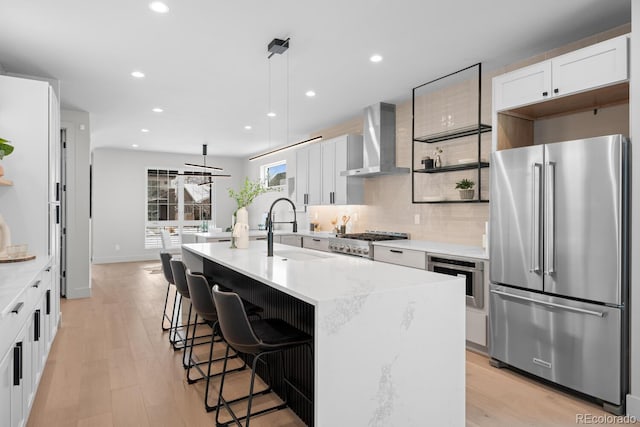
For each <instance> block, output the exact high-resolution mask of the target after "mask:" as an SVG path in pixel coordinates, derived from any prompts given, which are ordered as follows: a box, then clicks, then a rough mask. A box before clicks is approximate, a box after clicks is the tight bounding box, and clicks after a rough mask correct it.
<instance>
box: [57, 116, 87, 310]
mask: <svg viewBox="0 0 640 427" xmlns="http://www.w3.org/2000/svg"><path fill="white" fill-rule="evenodd" d="M60 127H61V128H63V129H66V130H67V149H66V160H65V164H66V176H67V182H66V185H67V192H66V196H67V200H66V206H67V210H66V214H67V216H66V229H67V230H66V231H67V257H66V263H67V266H66V271H67V292H66V297H67V298H85V297H90V296H91V257H90V253H91V250H90V248H91V239H90V225H89V224H90V219H89V164H90V162H91V155H90V148H91V138H90V135H91V132H90V123H89V113H86V112H83V111H69V110H62V111H61V125H60Z"/></svg>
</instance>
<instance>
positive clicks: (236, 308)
mask: <svg viewBox="0 0 640 427" xmlns="http://www.w3.org/2000/svg"><path fill="white" fill-rule="evenodd" d="M213 302H214V303H215V305H216V311H217V312H218V322H219V324H220V330H221V331H222V336H223V337H224V339H225V341H227V343H228V344H229V345H230V346H231V347H233V348H234V349H235V350H237V351H239V352H241V353H253V354H255V353H257V352H258V351H259V349H260V344H261V342H260V340H259V339H258V337H256V334H255V333H254V332H253V329H252V328H251V323H249V319H248V318H247V313H246V312H245V310H244V306H243V305H242V300H241V299H240V296H239V295H238V294H236V293H235V292H223V291H221V290H220V288H219V287H218V285H215V286H214V287H213Z"/></svg>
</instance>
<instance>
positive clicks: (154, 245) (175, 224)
mask: <svg viewBox="0 0 640 427" xmlns="http://www.w3.org/2000/svg"><path fill="white" fill-rule="evenodd" d="M152 170H157V171H167V172H176V179H177V182H176V194H177V196H178V202H177V206H178V210H177V218H176V219H172V220H150V219H149V171H152ZM189 172H192V173H193V171H186V170H184V168H167V167H151V166H149V167H146V168H145V169H144V180H145V197H144V230H143V233H144V236H143V238H144V239H143V240H144V248H145V249H161V248H162V239H161V238H160V236H159V234H158V236H157V239H156V238H152V237H150V236H149V235H148V230H149V229H158V230H162V229H164V230H168V231H170V232H171V243H172V244H173V245H176V246H177V245H180V244H181V243H182V242H181V240H182V236H183V235H184V234H194V233H197V232H200V231H201V230H200V227H201V226H202V223H203V222H204V221H206V222H207V223H213V224H215V221H216V217H215V209H214V206H215V204H216V200H215V195H216V192H215V189H214V186H215V181H213V182H212V184H211V185H210V186H209V192H210V193H209V194H210V197H209V199H210V214H211V219H209V220H202V219H193V220H185V218H184V217H185V207H186V205H185V192H186V191H187V190H186V189H185V185H184V184H185V182H184V177H185V175H179V174H183V173H187V175H186V176H188V173H189ZM212 175H213V174H212ZM169 185H170V186H171V184H169ZM168 205H170V204H169V203H168ZM176 232H177V233H176Z"/></svg>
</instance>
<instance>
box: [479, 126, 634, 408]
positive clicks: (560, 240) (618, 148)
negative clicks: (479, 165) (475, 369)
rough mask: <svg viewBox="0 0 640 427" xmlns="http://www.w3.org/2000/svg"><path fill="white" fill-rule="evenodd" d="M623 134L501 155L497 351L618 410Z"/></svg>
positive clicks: (494, 222) (494, 209) (623, 331)
mask: <svg viewBox="0 0 640 427" xmlns="http://www.w3.org/2000/svg"><path fill="white" fill-rule="evenodd" d="M627 150H628V148H627V142H626V140H625V138H624V137H623V136H621V135H611V136H603V137H597V138H590V139H584V140H576V141H568V142H559V143H554V144H546V145H538V146H532V147H525V148H516V149H511V150H503V151H498V152H495V153H494V154H493V156H492V164H491V230H490V233H491V241H490V257H491V270H490V278H491V285H490V303H489V322H490V335H491V343H490V355H491V357H492V358H493V359H494V360H495V361H498V362H504V363H506V364H508V365H511V366H513V367H516V368H519V369H522V370H524V371H527V372H529V373H532V374H534V375H537V376H539V377H542V378H545V379H547V380H550V381H553V382H555V383H558V384H561V385H563V386H566V387H568V388H571V389H573V390H576V391H578V392H581V393H584V394H586V395H589V396H592V397H595V398H596V399H598V400H600V401H601V402H602V403H603V406H605V409H607V410H609V411H611V412H614V413H621V412H622V411H623V410H624V397H625V394H626V391H627V389H628V385H627V381H628V380H627V369H628V361H627V353H628V351H627V348H628V332H627V328H628V313H627V293H628V277H627V268H628V267H627V266H628V259H627V257H628V244H627V238H628V237H627V235H628V227H627V221H628V207H627V203H628V202H627V201H628V190H627V187H628V182H627V181H628V171H627V169H628V167H627V157H628V156H627Z"/></svg>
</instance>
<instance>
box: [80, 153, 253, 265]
mask: <svg viewBox="0 0 640 427" xmlns="http://www.w3.org/2000/svg"><path fill="white" fill-rule="evenodd" d="M210 157H213V156H210ZM184 162H190V163H202V156H197V155H188V154H172V153H159V152H149V151H136V150H118V149H106V148H99V149H95V150H94V151H93V161H92V164H93V215H92V225H91V226H92V241H93V245H92V246H93V251H92V259H93V262H95V263H108V262H121V261H138V260H149V259H156V258H157V256H158V249H145V248H144V227H145V203H146V179H147V176H146V168H163V169H164V168H166V169H178V168H182V167H183V166H184ZM210 163H211V164H214V165H216V166H220V167H223V168H224V173H228V174H230V175H231V178H218V179H216V185H215V186H214V188H215V195H214V213H215V219H216V225H217V226H218V227H222V228H223V229H225V228H226V227H229V226H230V225H231V215H232V214H233V212H234V210H235V209H236V206H235V201H233V200H232V199H230V198H229V197H228V194H227V188H229V187H233V188H239V187H240V183H241V182H243V181H244V177H245V167H244V165H245V161H244V160H242V159H239V158H233V157H215V158H214V160H213V161H211V162H210ZM116 245H118V246H119V247H120V249H119V250H116Z"/></svg>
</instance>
